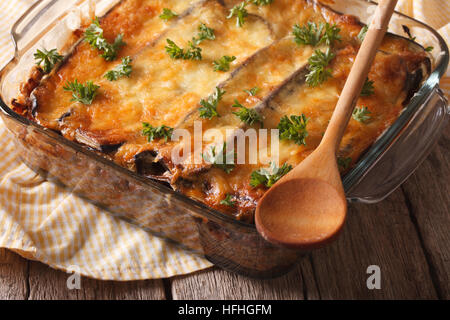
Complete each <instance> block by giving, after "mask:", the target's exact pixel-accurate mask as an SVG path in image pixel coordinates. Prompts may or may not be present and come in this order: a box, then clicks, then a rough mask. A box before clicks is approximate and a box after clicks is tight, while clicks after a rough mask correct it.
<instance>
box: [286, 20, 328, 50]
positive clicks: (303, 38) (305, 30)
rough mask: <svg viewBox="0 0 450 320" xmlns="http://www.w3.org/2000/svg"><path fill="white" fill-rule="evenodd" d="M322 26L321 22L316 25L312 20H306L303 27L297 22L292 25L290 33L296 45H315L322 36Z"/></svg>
mask: <svg viewBox="0 0 450 320" xmlns="http://www.w3.org/2000/svg"><path fill="white" fill-rule="evenodd" d="M323 28H324V25H323V24H322V23H321V24H320V25H319V27H317V25H316V24H315V23H314V22H308V23H307V25H306V26H303V27H300V26H299V25H298V24H296V25H294V30H293V32H292V34H293V35H294V37H295V43H297V44H298V45H312V46H315V45H317V44H318V43H319V41H320V37H321V36H322V31H323Z"/></svg>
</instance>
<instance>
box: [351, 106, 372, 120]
mask: <svg viewBox="0 0 450 320" xmlns="http://www.w3.org/2000/svg"><path fill="white" fill-rule="evenodd" d="M371 113H372V112H370V111H369V109H367V107H362V108H358V107H356V108H355V110H353V114H352V117H353V119H355V120H356V121H358V122H361V123H364V122H367V121H369V120H370V119H372V117H371V116H370V114H371Z"/></svg>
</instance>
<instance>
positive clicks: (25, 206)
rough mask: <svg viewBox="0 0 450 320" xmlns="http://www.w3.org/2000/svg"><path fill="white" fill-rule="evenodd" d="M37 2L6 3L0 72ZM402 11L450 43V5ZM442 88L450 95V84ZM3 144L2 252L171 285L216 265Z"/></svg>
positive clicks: (413, 1) (435, 0)
mask: <svg viewBox="0 0 450 320" xmlns="http://www.w3.org/2000/svg"><path fill="white" fill-rule="evenodd" d="M34 1H35V0H1V1H0V49H1V50H0V65H3V63H4V62H6V60H7V59H8V58H9V57H11V56H12V54H13V51H12V46H11V44H10V39H9V30H10V28H11V25H12V24H13V22H14V21H15V20H16V19H17V18H18V17H19V16H20V15H21V13H22V12H24V11H25V10H26V8H27V7H28V6H29V5H31V4H32V3H33V2H34ZM275 1H276V0H275ZM292 1H295V0H292ZM398 9H399V10H400V11H403V12H405V13H406V14H408V15H410V16H413V17H415V18H417V19H419V20H422V21H426V22H428V23H429V24H430V25H432V26H433V27H435V28H436V29H438V30H440V32H441V34H443V35H444V36H445V37H446V39H449V38H450V23H449V17H450V1H443V0H400V3H399V7H398ZM449 76H450V74H449ZM442 87H443V88H444V89H447V90H450V78H447V79H446V80H445V81H443V83H442ZM0 142H1V145H2V153H1V161H0V247H4V248H9V249H11V250H14V251H16V252H18V253H19V254H21V255H22V256H24V257H26V258H29V259H35V260H39V261H42V262H43V263H46V264H48V265H50V266H52V267H54V268H57V269H62V270H73V269H74V267H76V268H77V269H75V270H78V271H80V272H81V274H83V275H85V276H88V277H93V278H97V279H104V280H138V279H152V278H165V277H171V276H174V275H181V274H187V273H191V272H194V271H197V270H200V269H204V268H207V267H209V266H210V264H209V263H208V262H207V261H205V260H204V259H201V258H199V257H197V256H195V255H192V254H190V253H187V252H185V251H183V250H181V249H178V248H176V247H174V246H173V245H171V244H168V243H166V242H164V241H163V240H161V239H159V238H156V237H153V236H151V235H149V234H148V233H146V232H144V231H142V230H141V229H139V228H138V227H135V226H132V225H130V224H128V223H126V222H124V221H122V220H119V219H117V218H114V217H112V216H110V215H109V214H107V213H105V212H103V211H102V210H100V209H99V208H97V207H95V206H93V205H91V204H89V203H87V202H85V201H83V200H81V199H79V198H77V197H76V196H74V195H72V194H71V193H69V192H67V191H65V190H63V189H61V188H59V187H57V186H56V185H54V184H52V183H49V182H46V181H44V180H43V179H42V178H40V177H39V176H38V175H36V174H35V173H34V172H33V171H31V170H30V169H28V168H27V167H26V166H25V165H24V164H22V163H21V162H20V161H19V159H18V158H17V154H16V152H15V151H14V146H13V144H12V141H11V139H10V138H9V136H8V134H7V132H6V130H5V128H4V125H3V123H2V122H1V121H0Z"/></svg>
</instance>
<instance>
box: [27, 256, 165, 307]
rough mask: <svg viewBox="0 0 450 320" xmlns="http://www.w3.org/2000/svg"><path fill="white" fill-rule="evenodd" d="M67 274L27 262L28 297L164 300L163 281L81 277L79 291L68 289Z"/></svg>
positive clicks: (32, 298)
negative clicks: (104, 279) (130, 280)
mask: <svg viewBox="0 0 450 320" xmlns="http://www.w3.org/2000/svg"><path fill="white" fill-rule="evenodd" d="M69 276H70V275H69V274H67V273H65V272H61V271H57V270H53V269H51V268H49V267H48V266H45V265H43V264H42V263H38V262H30V268H29V284H30V295H29V299H30V300H163V299H165V293H164V285H163V282H162V280H149V281H133V282H113V281H97V280H92V279H87V278H82V280H81V289H80V290H69V289H68V288H67V279H68V277H69Z"/></svg>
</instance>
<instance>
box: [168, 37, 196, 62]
mask: <svg viewBox="0 0 450 320" xmlns="http://www.w3.org/2000/svg"><path fill="white" fill-rule="evenodd" d="M166 41H167V46H166V52H167V53H168V54H169V56H170V57H171V58H172V59H176V60H178V59H183V60H202V49H201V48H200V47H197V46H196V45H195V44H194V43H193V42H192V41H189V42H188V46H189V47H188V49H182V48H180V47H179V46H177V44H176V43H175V42H173V41H172V40H170V39H167V40H166Z"/></svg>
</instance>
